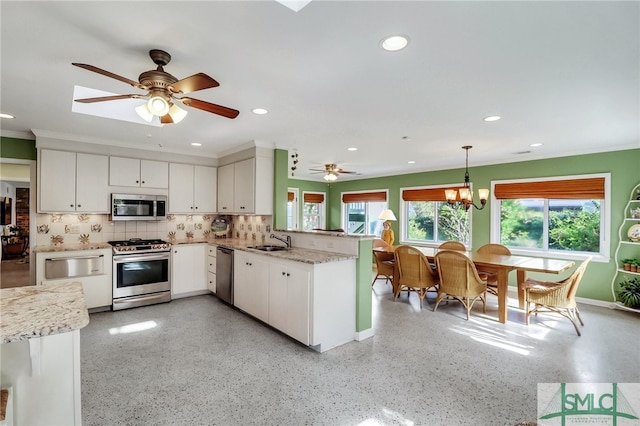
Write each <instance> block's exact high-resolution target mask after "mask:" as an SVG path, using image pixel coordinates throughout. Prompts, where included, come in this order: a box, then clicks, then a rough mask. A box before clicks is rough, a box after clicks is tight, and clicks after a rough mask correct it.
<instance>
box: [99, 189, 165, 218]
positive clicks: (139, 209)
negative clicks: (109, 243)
mask: <svg viewBox="0 0 640 426" xmlns="http://www.w3.org/2000/svg"><path fill="white" fill-rule="evenodd" d="M166 217H167V197H165V196H164V195H138V194H111V220H164V219H166Z"/></svg>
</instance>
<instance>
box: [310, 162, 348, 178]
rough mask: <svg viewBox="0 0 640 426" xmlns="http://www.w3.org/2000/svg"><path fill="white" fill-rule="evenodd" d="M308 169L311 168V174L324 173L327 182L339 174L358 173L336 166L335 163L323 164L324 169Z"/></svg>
mask: <svg viewBox="0 0 640 426" xmlns="http://www.w3.org/2000/svg"><path fill="white" fill-rule="evenodd" d="M309 170H311V172H312V173H311V174H314V173H324V180H326V181H328V182H333V181H334V180H336V179H338V175H340V174H352V175H357V174H359V173H358V172H350V171H347V170H344V169H342V168H340V167H338V165H337V164H335V163H327V164H325V165H324V170H323V169H309Z"/></svg>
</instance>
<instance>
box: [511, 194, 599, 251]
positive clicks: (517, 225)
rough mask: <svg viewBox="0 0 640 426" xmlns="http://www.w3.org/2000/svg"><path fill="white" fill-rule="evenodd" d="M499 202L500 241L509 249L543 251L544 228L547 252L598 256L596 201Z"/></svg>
mask: <svg viewBox="0 0 640 426" xmlns="http://www.w3.org/2000/svg"><path fill="white" fill-rule="evenodd" d="M546 202H547V203H548V204H549V210H548V211H549V213H548V223H547V224H546V225H545V213H544V211H545V209H544V207H545V200H502V201H501V203H500V208H501V216H500V241H501V243H502V244H504V245H506V246H511V247H525V248H539V249H542V248H544V247H545V242H544V241H543V240H544V228H545V226H548V229H549V231H548V234H549V237H548V249H549V250H564V251H582V252H591V253H598V252H599V251H600V201H599V200H572V201H567V200H547V201H546Z"/></svg>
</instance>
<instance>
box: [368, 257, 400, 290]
mask: <svg viewBox="0 0 640 426" xmlns="http://www.w3.org/2000/svg"><path fill="white" fill-rule="evenodd" d="M373 258H374V259H375V261H376V276H375V277H374V278H373V281H372V282H371V286H372V287H373V285H374V284H375V283H376V281H377V279H378V278H380V277H384V278H385V283H388V282H391V283H393V268H394V262H395V258H394V255H393V252H390V251H382V250H373Z"/></svg>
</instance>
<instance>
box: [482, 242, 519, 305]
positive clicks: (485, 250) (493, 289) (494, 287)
mask: <svg viewBox="0 0 640 426" xmlns="http://www.w3.org/2000/svg"><path fill="white" fill-rule="evenodd" d="M478 253H481V254H501V255H504V256H511V250H509V249H508V248H507V247H506V246H503V245H502V244H485V245H483V246H481V247H480V248H478ZM478 275H480V278H482V279H483V280H486V281H487V293H491V294H494V295H496V296H497V295H498V274H497V273H496V272H494V271H487V270H483V269H482V267H480V268H478Z"/></svg>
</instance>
